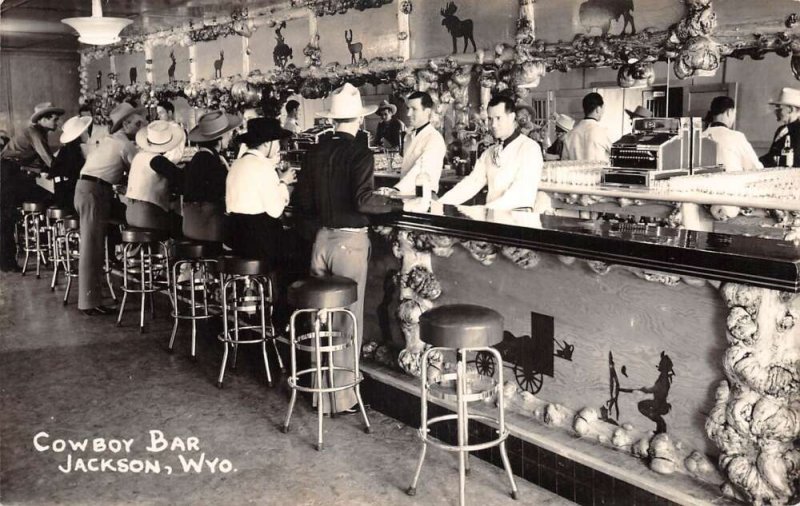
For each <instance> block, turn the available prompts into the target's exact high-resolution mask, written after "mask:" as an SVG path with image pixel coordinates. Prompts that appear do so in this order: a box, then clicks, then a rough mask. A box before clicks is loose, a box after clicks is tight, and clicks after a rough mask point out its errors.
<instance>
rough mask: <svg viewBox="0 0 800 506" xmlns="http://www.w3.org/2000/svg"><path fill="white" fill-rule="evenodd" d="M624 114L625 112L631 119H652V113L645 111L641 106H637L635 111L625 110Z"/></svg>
mask: <svg viewBox="0 0 800 506" xmlns="http://www.w3.org/2000/svg"><path fill="white" fill-rule="evenodd" d="M625 112H627V113H628V116H630V117H631V118H652V117H653V111H651V110H650V109H647V108H646V107H642V106H641V105H637V106H636V109H634V110H632V111H631V110H630V109H625Z"/></svg>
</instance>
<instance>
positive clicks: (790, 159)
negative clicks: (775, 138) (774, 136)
mask: <svg viewBox="0 0 800 506" xmlns="http://www.w3.org/2000/svg"><path fill="white" fill-rule="evenodd" d="M778 165H779V166H780V167H794V150H792V139H791V137H790V136H789V135H788V134H787V135H786V140H785V141H784V143H783V149H781V156H780V161H779V163H778Z"/></svg>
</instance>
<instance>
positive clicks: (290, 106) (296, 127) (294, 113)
mask: <svg viewBox="0 0 800 506" xmlns="http://www.w3.org/2000/svg"><path fill="white" fill-rule="evenodd" d="M283 129H284V130H288V131H290V132H292V134H299V133H300V132H302V131H303V129H302V127H300V102H298V101H297V100H289V101H288V102H286V121H284V122H283Z"/></svg>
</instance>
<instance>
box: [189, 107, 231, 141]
mask: <svg viewBox="0 0 800 506" xmlns="http://www.w3.org/2000/svg"><path fill="white" fill-rule="evenodd" d="M241 124H242V118H240V117H239V116H234V115H232V114H225V113H224V112H223V111H211V112H208V113H206V114H203V115H202V116H200V119H199V120H197V126H196V127H194V128H192V131H191V132H189V140H190V141H192V142H207V141H213V140H214V139H219V138H220V137H222V135H223V134H224V133H225V132H227V131H229V130H233V129H234V128H236V127H237V126H239V125H241Z"/></svg>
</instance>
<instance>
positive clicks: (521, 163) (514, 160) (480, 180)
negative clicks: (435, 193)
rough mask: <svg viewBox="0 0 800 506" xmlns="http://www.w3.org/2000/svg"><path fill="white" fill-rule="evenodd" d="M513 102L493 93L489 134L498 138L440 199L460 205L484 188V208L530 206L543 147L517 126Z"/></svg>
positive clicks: (536, 185)
mask: <svg viewBox="0 0 800 506" xmlns="http://www.w3.org/2000/svg"><path fill="white" fill-rule="evenodd" d="M514 109H515V106H514V101H513V100H512V99H510V98H508V97H505V96H494V97H492V99H491V100H490V101H489V107H488V109H487V113H488V117H489V127H490V128H491V131H492V136H493V137H494V138H495V139H496V140H497V141H499V142H498V143H497V144H495V145H493V146H491V147H490V148H489V149H487V150H486V151H484V153H483V154H482V155H481V156H480V158H478V161H477V163H475V168H474V169H473V170H472V172H471V173H470V174H469V175H468V176H467V177H465V178H464V179H463V180H461V182H460V183H458V184H457V185H456V186H455V187H453V189H452V190H450V191H449V192H447V193H446V194H444V196H443V197H442V198H441V199H440V200H439V202H440V203H442V204H451V205H459V204H462V203H464V202H465V201H467V200H469V199H470V198H472V197H473V196H475V194H477V193H478V192H479V191H481V189H483V187H484V186H485V187H487V188H488V191H487V194H486V207H487V208H491V209H499V210H511V209H516V208H523V207H530V208H533V206H534V202H535V201H536V190H537V188H538V186H539V180H540V179H541V176H542V165H543V163H544V162H543V160H542V149H541V147H539V144H538V143H537V142H536V141H534V140H533V139H531V138H530V137H526V136H524V135H522V134H520V132H519V130H518V129H517V128H516V123H515V120H516V114H515V113H514Z"/></svg>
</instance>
